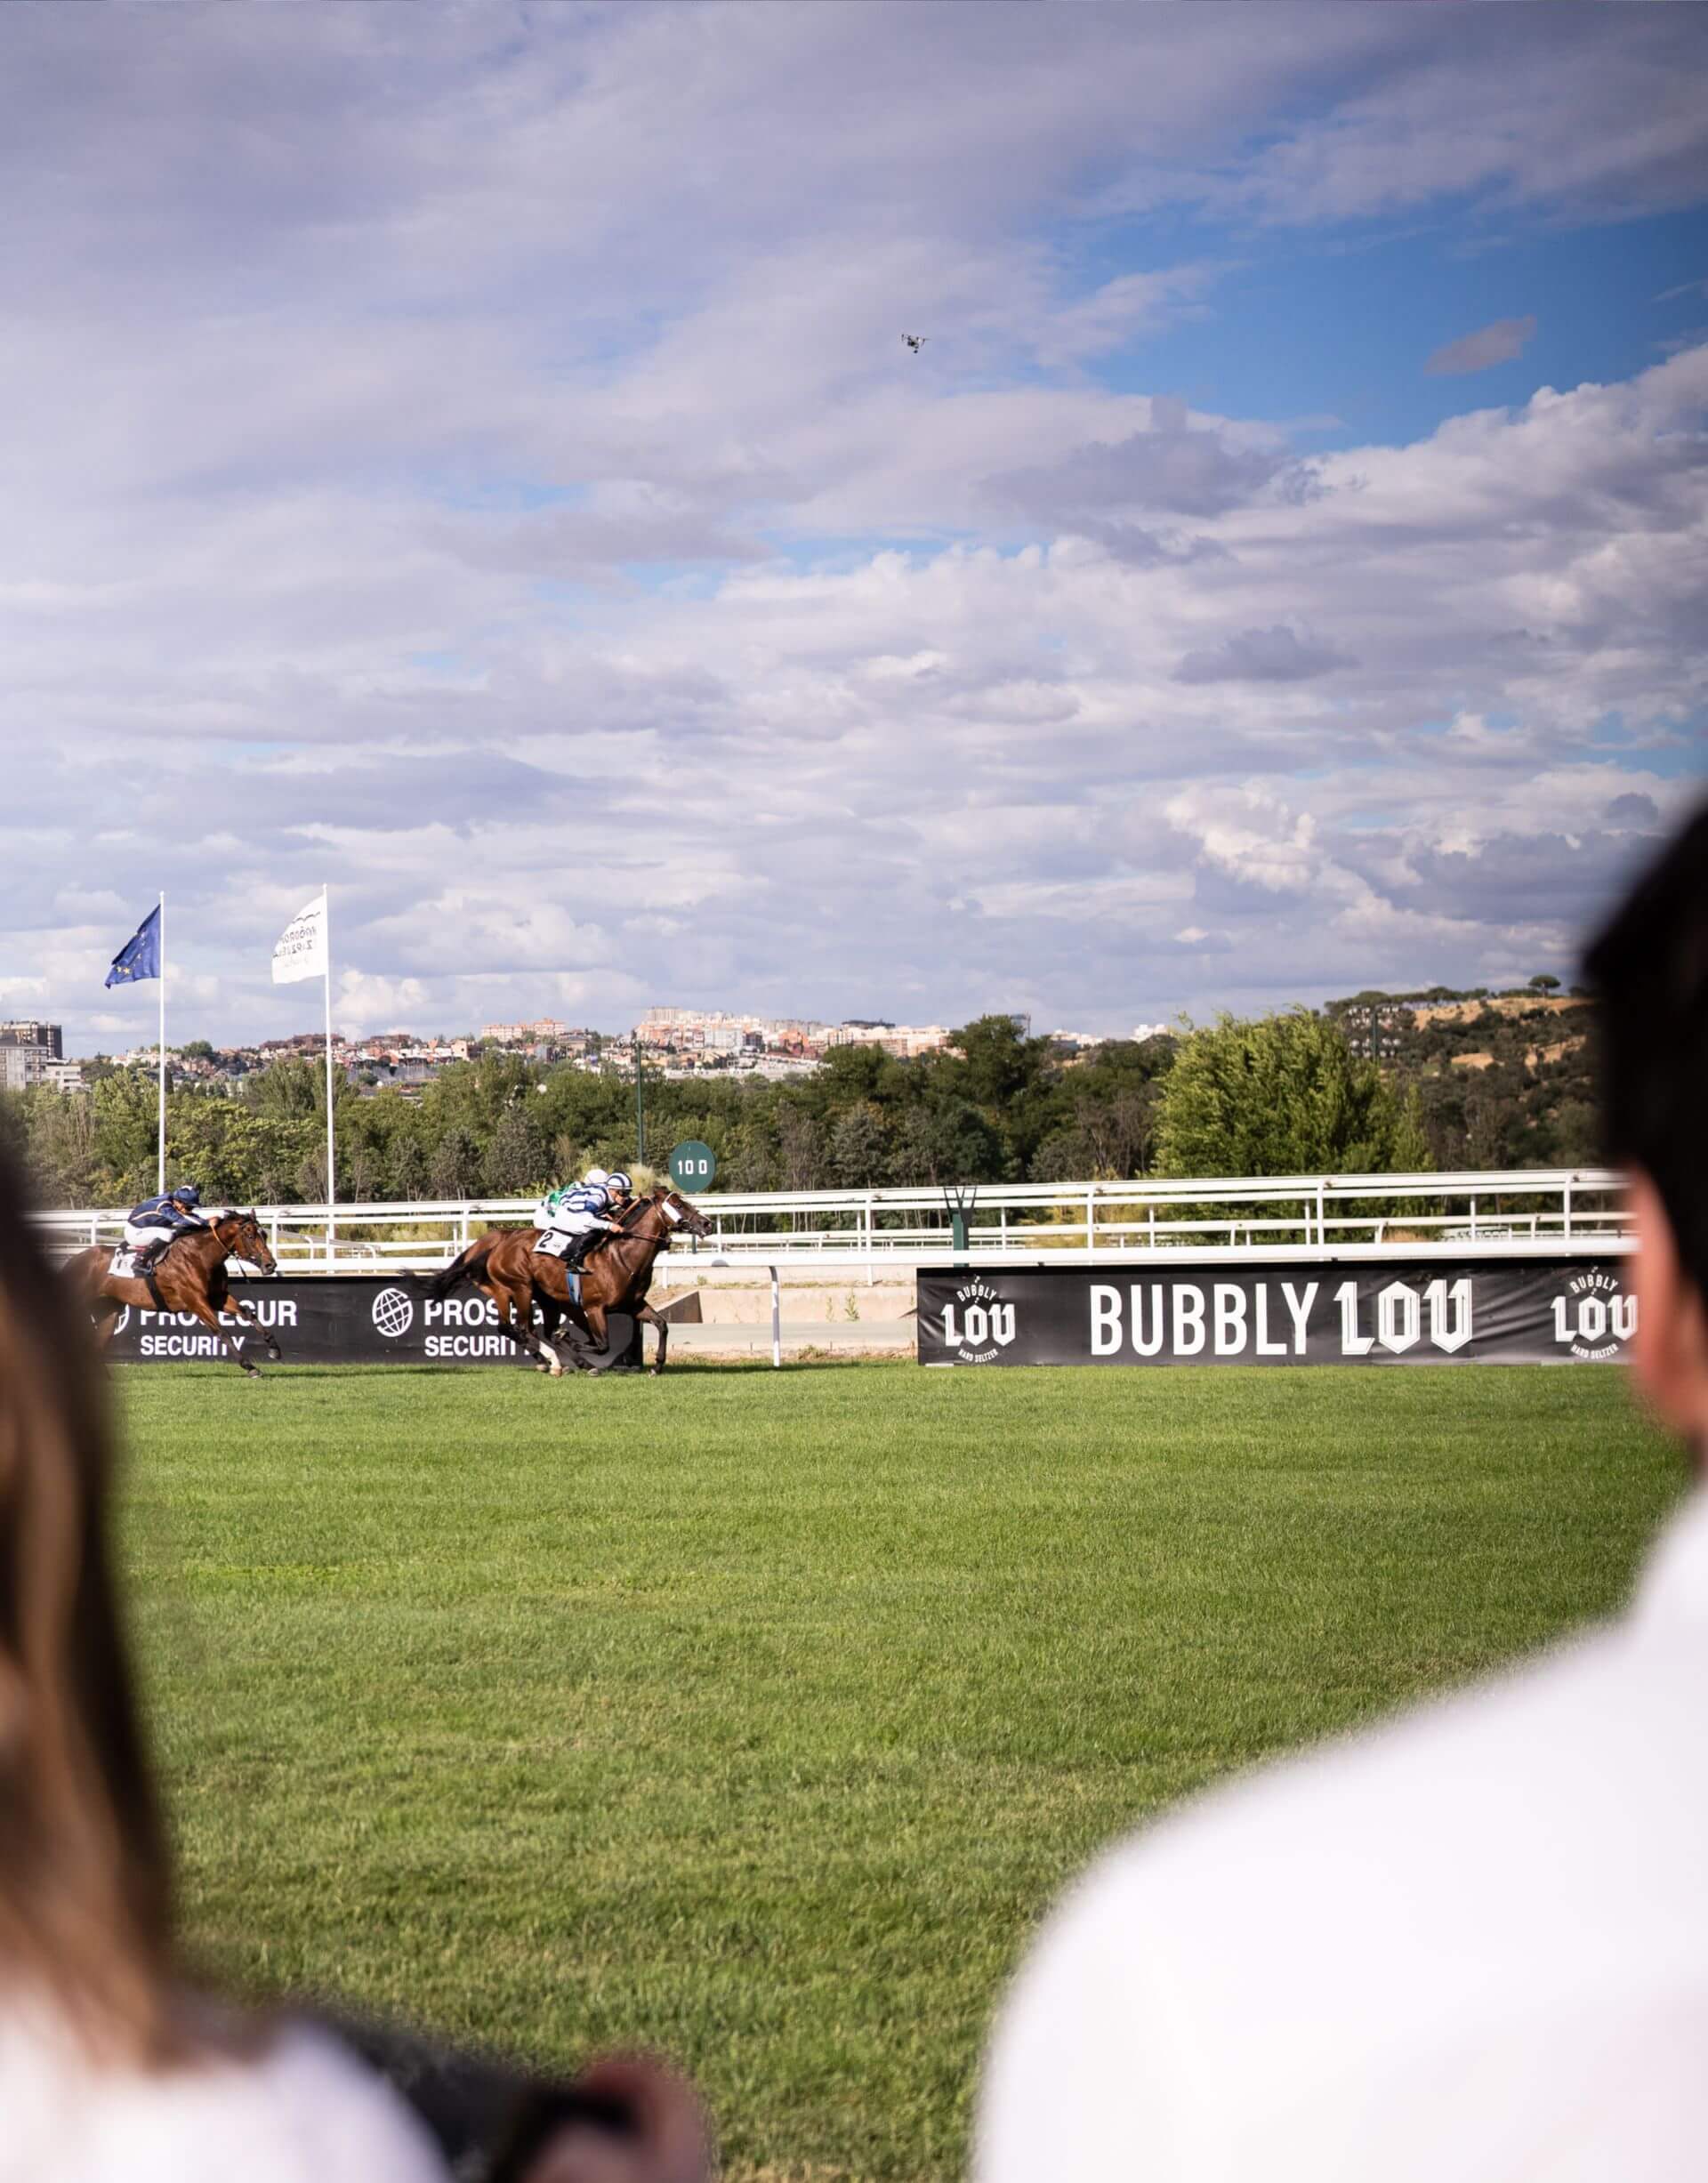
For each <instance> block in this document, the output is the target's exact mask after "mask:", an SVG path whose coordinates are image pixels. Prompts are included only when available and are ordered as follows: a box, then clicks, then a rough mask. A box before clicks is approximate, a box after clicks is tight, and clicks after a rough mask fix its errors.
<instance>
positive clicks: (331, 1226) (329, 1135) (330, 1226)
mask: <svg viewBox="0 0 1708 2183" xmlns="http://www.w3.org/2000/svg"><path fill="white" fill-rule="evenodd" d="M325 898H326V921H325V936H326V1262H327V1264H328V1265H330V1264H331V1262H332V1246H333V1244H334V1241H335V1239H336V1237H337V1234H338V1229H337V1227H336V1224H335V1222H334V1217H333V1210H332V1208H333V1204H334V1201H335V1199H336V1196H337V1189H336V1186H335V1184H334V1180H333V1165H332V1160H333V1142H334V1139H333V1127H332V889H331V888H330V887H327V888H326V890H325Z"/></svg>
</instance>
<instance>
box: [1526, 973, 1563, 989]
mask: <svg viewBox="0 0 1708 2183" xmlns="http://www.w3.org/2000/svg"><path fill="white" fill-rule="evenodd" d="M1530 984H1531V987H1532V989H1533V991H1535V992H1537V993H1558V992H1559V979H1557V978H1556V977H1555V976H1554V974H1553V972H1552V971H1537V972H1536V975H1535V977H1534V978H1533V979H1531V980H1530Z"/></svg>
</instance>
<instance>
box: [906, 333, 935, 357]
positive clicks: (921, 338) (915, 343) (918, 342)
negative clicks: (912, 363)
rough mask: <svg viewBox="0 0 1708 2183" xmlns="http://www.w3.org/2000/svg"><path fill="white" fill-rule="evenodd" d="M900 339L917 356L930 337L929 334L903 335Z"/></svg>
mask: <svg viewBox="0 0 1708 2183" xmlns="http://www.w3.org/2000/svg"><path fill="white" fill-rule="evenodd" d="M901 338H902V339H903V341H905V342H906V344H907V346H908V347H909V348H910V349H911V350H913V352H914V355H915V356H917V355H918V354H919V352H920V350H922V348H923V347H924V346H925V344H926V342H928V341H930V339H931V335H930V334H903V335H902V337H901Z"/></svg>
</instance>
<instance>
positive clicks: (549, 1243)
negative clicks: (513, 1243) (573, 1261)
mask: <svg viewBox="0 0 1708 2183" xmlns="http://www.w3.org/2000/svg"><path fill="white" fill-rule="evenodd" d="M574 1241H575V1238H574V1236H560V1235H552V1234H547V1235H544V1236H541V1237H540V1240H539V1241H538V1243H536V1245H535V1246H534V1255H535V1257H536V1258H554V1259H556V1260H557V1261H559V1263H560V1264H562V1261H563V1255H564V1253H565V1252H566V1251H568V1248H569V1245H571V1244H572V1243H573V1242H574ZM563 1277H564V1280H565V1282H566V1284H567V1285H568V1290H569V1301H570V1302H571V1303H572V1304H578V1303H579V1302H580V1301H581V1276H580V1275H579V1274H578V1273H571V1272H570V1270H569V1269H568V1267H567V1266H565V1267H564V1269H563Z"/></svg>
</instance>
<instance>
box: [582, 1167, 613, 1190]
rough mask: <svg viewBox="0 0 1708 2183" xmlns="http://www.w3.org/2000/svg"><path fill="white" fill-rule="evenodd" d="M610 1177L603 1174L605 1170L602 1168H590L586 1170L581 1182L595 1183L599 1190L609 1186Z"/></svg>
mask: <svg viewBox="0 0 1708 2183" xmlns="http://www.w3.org/2000/svg"><path fill="white" fill-rule="evenodd" d="M582 1180H583V1181H584V1182H594V1183H597V1184H598V1185H599V1187H600V1189H605V1188H608V1187H609V1184H610V1180H611V1179H610V1177H609V1176H608V1174H607V1173H606V1172H605V1170H604V1169H603V1168H602V1167H590V1168H589V1169H588V1170H587V1172H586V1173H585V1174H584V1176H583V1177H582Z"/></svg>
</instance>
